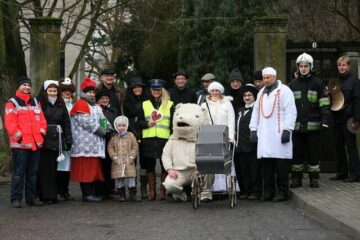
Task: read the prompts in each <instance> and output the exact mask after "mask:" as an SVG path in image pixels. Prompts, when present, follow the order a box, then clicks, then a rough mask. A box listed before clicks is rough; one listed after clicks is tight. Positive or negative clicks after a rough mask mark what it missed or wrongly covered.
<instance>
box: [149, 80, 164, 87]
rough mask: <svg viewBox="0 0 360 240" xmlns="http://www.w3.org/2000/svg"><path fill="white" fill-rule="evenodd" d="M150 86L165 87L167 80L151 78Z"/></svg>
mask: <svg viewBox="0 0 360 240" xmlns="http://www.w3.org/2000/svg"><path fill="white" fill-rule="evenodd" d="M149 84H150V88H163V87H164V85H165V81H164V80H162V79H151V80H150V81H149Z"/></svg>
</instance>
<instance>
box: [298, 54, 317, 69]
mask: <svg viewBox="0 0 360 240" xmlns="http://www.w3.org/2000/svg"><path fill="white" fill-rule="evenodd" d="M299 63H308V64H310V70H312V69H313V66H314V59H313V58H312V56H310V55H309V54H307V53H303V54H300V55H299V56H298V58H297V59H296V65H299Z"/></svg>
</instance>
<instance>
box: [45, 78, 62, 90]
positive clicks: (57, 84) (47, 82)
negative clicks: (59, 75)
mask: <svg viewBox="0 0 360 240" xmlns="http://www.w3.org/2000/svg"><path fill="white" fill-rule="evenodd" d="M50 85H56V86H59V82H58V81H56V80H46V81H44V90H46V89H47V88H48V87H49V86H50Z"/></svg>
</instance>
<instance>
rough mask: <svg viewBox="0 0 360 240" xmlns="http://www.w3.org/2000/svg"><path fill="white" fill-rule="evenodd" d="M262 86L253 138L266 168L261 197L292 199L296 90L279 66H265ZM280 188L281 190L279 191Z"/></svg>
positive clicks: (276, 199) (254, 114)
mask: <svg viewBox="0 0 360 240" xmlns="http://www.w3.org/2000/svg"><path fill="white" fill-rule="evenodd" d="M262 75H263V81H264V83H265V87H264V88H262V89H261V90H260V91H259V93H258V97H257V100H256V102H255V105H254V110H253V112H252V115H251V122H250V125H249V128H250V131H251V132H250V141H251V142H256V141H257V143H258V144H257V146H258V148H257V157H258V158H259V159H261V164H262V168H263V178H264V179H263V180H264V181H263V184H264V187H263V189H264V190H263V194H262V196H261V198H260V201H270V200H272V201H273V202H279V201H286V200H287V199H288V191H289V175H288V162H289V161H290V160H291V159H292V157H293V145H292V141H291V131H292V130H294V126H295V121H296V114H297V112H296V106H295V99H294V94H293V93H292V91H291V90H290V88H289V87H287V86H286V85H284V84H282V83H281V81H280V80H277V78H276V70H275V69H274V68H272V67H267V68H264V69H263V70H262ZM276 189H277V192H276Z"/></svg>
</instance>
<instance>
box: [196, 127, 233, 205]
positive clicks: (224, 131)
mask: <svg viewBox="0 0 360 240" xmlns="http://www.w3.org/2000/svg"><path fill="white" fill-rule="evenodd" d="M228 132H229V131H228V127H227V126H225V125H203V126H201V127H200V131H199V134H198V141H197V143H196V157H195V163H196V167H197V170H196V171H195V174H194V176H193V180H192V184H191V187H192V191H191V197H192V205H193V208H194V209H196V208H197V207H198V206H200V197H201V191H202V189H203V184H204V174H225V175H226V189H227V195H228V198H229V205H230V208H233V207H234V206H235V205H236V189H235V188H236V177H235V176H231V165H232V160H233V156H234V146H233V144H230V143H229V137H228Z"/></svg>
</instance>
